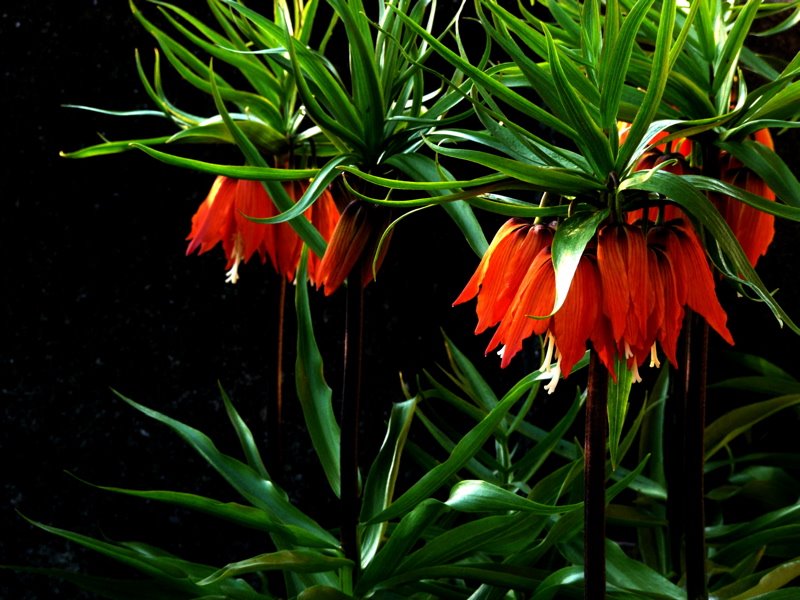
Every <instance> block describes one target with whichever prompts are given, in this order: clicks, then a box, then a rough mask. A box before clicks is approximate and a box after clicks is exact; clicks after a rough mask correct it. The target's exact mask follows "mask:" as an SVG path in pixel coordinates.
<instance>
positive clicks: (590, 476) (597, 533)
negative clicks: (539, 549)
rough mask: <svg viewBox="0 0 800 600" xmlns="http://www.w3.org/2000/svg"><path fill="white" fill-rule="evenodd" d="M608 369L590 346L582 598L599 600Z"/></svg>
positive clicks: (603, 584)
mask: <svg viewBox="0 0 800 600" xmlns="http://www.w3.org/2000/svg"><path fill="white" fill-rule="evenodd" d="M607 403H608V371H606V368H605V366H603V364H602V363H601V362H600V360H599V359H598V358H597V353H596V352H595V351H594V350H592V351H591V353H590V359H589V381H588V385H587V391H586V425H585V431H584V473H583V476H584V488H585V492H584V513H583V515H584V533H583V572H584V586H585V587H584V598H585V599H586V600H602V599H603V598H605V593H606V548H605V543H606V541H605V539H606V512H605V511H606V498H605V491H606V490H605V484H606V423H607Z"/></svg>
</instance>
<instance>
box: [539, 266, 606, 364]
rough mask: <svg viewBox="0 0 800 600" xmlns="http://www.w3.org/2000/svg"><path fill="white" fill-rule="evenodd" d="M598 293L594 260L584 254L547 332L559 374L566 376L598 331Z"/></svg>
mask: <svg viewBox="0 0 800 600" xmlns="http://www.w3.org/2000/svg"><path fill="white" fill-rule="evenodd" d="M601 294H602V288H601V284H600V273H599V271H598V269H597V263H596V259H595V258H594V257H592V256H589V255H586V254H584V255H583V256H582V257H581V260H580V262H579V263H578V268H577V269H576V271H575V275H574V277H573V278H572V284H571V285H570V288H569V293H568V294H567V297H566V299H565V300H564V304H563V305H562V306H561V308H560V309H559V310H558V312H557V313H556V314H555V315H553V323H552V326H551V331H552V333H553V336H554V338H555V342H556V346H557V348H558V351H559V353H560V355H561V365H560V367H561V374H562V376H563V377H567V376H568V375H569V374H570V372H571V371H572V367H573V366H574V365H575V363H576V362H578V361H579V360H580V359H581V358H582V357H583V355H584V353H585V352H586V342H587V341H589V340H590V339H591V338H592V335H593V334H594V333H595V332H597V331H598V323H597V321H598V319H600V318H601V317H602V313H601V310H600V303H599V302H598V298H600V295H601Z"/></svg>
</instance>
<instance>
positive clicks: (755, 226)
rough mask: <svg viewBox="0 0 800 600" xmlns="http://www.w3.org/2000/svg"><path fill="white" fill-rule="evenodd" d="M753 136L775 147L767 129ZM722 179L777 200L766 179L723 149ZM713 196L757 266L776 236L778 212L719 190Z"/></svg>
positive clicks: (751, 261)
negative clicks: (773, 213)
mask: <svg viewBox="0 0 800 600" xmlns="http://www.w3.org/2000/svg"><path fill="white" fill-rule="evenodd" d="M753 138H754V139H755V141H756V142H758V143H760V144H763V145H764V146H766V147H767V148H769V149H770V150H773V149H774V144H773V142H772V136H771V135H770V133H769V130H768V129H761V130H760V131H757V132H755V133H754V134H753ZM720 179H722V180H723V181H724V182H726V183H730V184H732V185H735V186H737V187H740V188H742V189H744V190H745V191H747V192H750V193H751V194H755V195H757V196H761V197H762V198H764V199H765V200H771V201H773V202H774V201H775V192H773V191H772V190H771V189H770V188H769V186H767V184H766V183H764V180H763V179H761V178H760V177H759V176H758V175H756V174H755V173H754V172H753V171H751V170H750V169H748V168H747V167H745V166H744V165H743V164H742V163H741V162H740V161H739V160H738V159H736V158H735V157H733V156H731V155H730V154H728V153H723V154H722V156H721V165H720ZM713 199H714V204H715V205H716V206H717V208H718V209H719V211H720V213H721V214H722V216H723V217H724V219H725V221H726V222H727V223H728V225H729V226H730V228H731V230H732V231H733V234H734V235H735V236H736V239H737V240H739V244H741V246H742V250H744V253H745V256H747V260H749V261H750V264H751V265H753V266H755V265H756V263H757V262H758V259H759V258H761V257H762V256H764V255H765V254H766V253H767V249H768V248H769V246H770V244H771V243H772V239H773V237H774V236H775V216H774V215H771V214H769V213H765V212H764V211H761V210H758V209H756V208H753V207H752V206H750V205H748V204H745V203H744V202H742V201H740V200H737V199H736V198H732V197H731V196H721V195H718V194H717V195H714V196H713Z"/></svg>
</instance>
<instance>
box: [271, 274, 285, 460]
mask: <svg viewBox="0 0 800 600" xmlns="http://www.w3.org/2000/svg"><path fill="white" fill-rule="evenodd" d="M285 331H286V278H285V277H281V290H280V298H279V299H278V348H277V354H278V356H277V359H276V371H277V374H276V381H275V417H274V418H273V419H270V423H271V425H272V427H273V430H272V433H273V438H272V439H274V440H275V458H274V462H273V465H272V469H273V472H274V473H281V471H282V470H283V377H284V372H283V347H284V333H285Z"/></svg>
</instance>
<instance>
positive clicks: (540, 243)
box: [453, 219, 553, 333]
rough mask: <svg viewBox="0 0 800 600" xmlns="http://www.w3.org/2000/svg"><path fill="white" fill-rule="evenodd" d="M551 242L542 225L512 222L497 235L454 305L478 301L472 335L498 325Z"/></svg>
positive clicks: (519, 220)
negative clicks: (533, 264)
mask: <svg viewBox="0 0 800 600" xmlns="http://www.w3.org/2000/svg"><path fill="white" fill-rule="evenodd" d="M552 240H553V233H552V230H551V229H550V228H549V227H546V226H544V225H532V224H531V223H530V222H528V221H524V220H522V219H511V220H509V221H507V222H506V223H505V224H504V225H503V227H501V228H500V230H499V231H498V232H497V235H495V237H494V239H493V240H492V243H491V244H490V245H489V248H488V249H487V251H486V253H485V254H484V256H483V258H482V259H481V262H480V264H479V265H478V268H477V269H476V271H475V273H474V274H473V276H472V278H471V279H470V281H469V282H468V283H467V285H466V287H465V288H464V290H463V291H462V292H461V294H460V295H459V297H458V298H456V301H455V302H454V303H453V304H459V303H461V302H465V301H467V300H469V299H471V298H474V297H475V296H477V297H478V302H477V307H476V310H475V312H476V313H477V315H478V324H477V326H476V328H475V333H481V332H483V331H484V330H486V328H487V327H491V326H493V325H496V324H497V323H499V322H500V320H501V319H502V318H503V316H504V315H505V314H506V312H507V311H508V308H509V306H510V305H511V301H512V299H513V298H514V295H515V294H516V292H517V290H518V289H519V286H520V284H521V283H522V279H523V278H524V276H525V273H526V272H527V270H528V267H529V266H530V264H531V263H532V262H533V259H534V258H535V257H536V255H537V254H538V253H539V252H540V251H541V250H542V248H544V247H545V246H547V245H549V244H550V243H551V242H552Z"/></svg>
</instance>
